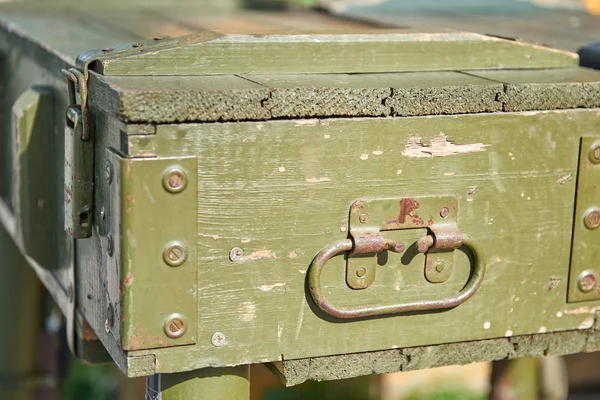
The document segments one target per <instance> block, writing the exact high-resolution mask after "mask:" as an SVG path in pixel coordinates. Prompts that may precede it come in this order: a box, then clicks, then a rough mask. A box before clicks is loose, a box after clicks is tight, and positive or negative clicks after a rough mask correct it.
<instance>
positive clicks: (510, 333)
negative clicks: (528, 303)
mask: <svg viewBox="0 0 600 400" xmlns="http://www.w3.org/2000/svg"><path fill="white" fill-rule="evenodd" d="M512 335H513V331H511V330H510V329H509V330H507V331H506V333H505V334H504V336H506V337H511V336H512Z"/></svg>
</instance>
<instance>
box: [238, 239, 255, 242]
mask: <svg viewBox="0 0 600 400" xmlns="http://www.w3.org/2000/svg"><path fill="white" fill-rule="evenodd" d="M251 240H252V239H242V240H240V242H242V243H250V241H251Z"/></svg>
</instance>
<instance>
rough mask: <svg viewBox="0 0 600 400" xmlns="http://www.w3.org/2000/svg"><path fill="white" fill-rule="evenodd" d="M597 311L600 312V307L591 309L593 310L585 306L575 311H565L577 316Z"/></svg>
mask: <svg viewBox="0 0 600 400" xmlns="http://www.w3.org/2000/svg"><path fill="white" fill-rule="evenodd" d="M596 311H600V306H598V307H591V308H590V307H587V306H584V307H579V308H576V309H574V310H565V314H575V315H578V314H593V313H595V312H596ZM559 313H560V315H561V316H562V313H561V312H559ZM556 316H557V317H558V314H556Z"/></svg>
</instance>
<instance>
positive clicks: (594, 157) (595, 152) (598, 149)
mask: <svg viewBox="0 0 600 400" xmlns="http://www.w3.org/2000/svg"><path fill="white" fill-rule="evenodd" d="M589 156H590V161H591V162H592V163H594V164H600V144H595V145H594V147H592V148H591V149H590V154H589Z"/></svg>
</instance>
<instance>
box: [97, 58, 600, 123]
mask: <svg viewBox="0 0 600 400" xmlns="http://www.w3.org/2000/svg"><path fill="white" fill-rule="evenodd" d="M544 71H548V70H539V73H540V74H541V73H542V72H544ZM551 71H554V72H553V74H554V75H553V76H557V77H558V78H556V79H548V80H547V81H543V82H538V83H520V82H516V83H515V82H511V81H509V80H506V79H500V78H495V79H494V75H493V72H494V71H469V72H463V71H458V72H419V73H411V72H407V73H397V74H358V75H342V74H324V75H311V76H310V77H309V78H307V79H312V77H319V78H320V79H321V80H322V81H323V84H322V85H321V84H319V85H317V84H307V83H306V81H305V80H303V79H302V76H301V75H298V76H296V77H295V78H288V79H287V81H286V82H285V84H282V83H278V82H269V80H267V79H265V77H264V76H253V75H244V76H241V77H240V76H234V75H226V76H223V77H217V76H195V77H187V78H185V79H193V80H194V81H195V82H196V84H197V86H202V84H201V83H202V81H203V80H204V79H206V80H211V81H212V82H211V83H210V85H206V86H207V89H206V90H203V89H197V88H196V89H193V90H191V89H189V88H187V87H186V85H184V84H183V81H182V85H181V86H179V89H177V86H176V82H177V80H178V79H180V77H143V78H141V77H135V79H144V80H147V82H148V84H147V86H145V85H140V86H139V87H137V88H136V89H124V88H122V87H119V86H118V85H115V84H114V83H113V79H111V77H104V76H101V75H98V74H96V73H93V72H92V73H90V93H91V96H92V97H95V98H96V101H95V102H96V104H98V105H99V106H100V107H101V108H102V110H103V111H105V112H107V113H108V114H110V115H111V116H114V117H116V118H118V119H120V120H122V121H124V122H127V123H134V124H139V123H144V124H148V123H152V124H163V123H193V122H225V121H261V120H274V119H287V118H315V117H323V118H326V117H408V116H421V115H454V114H473V113H488V112H500V111H505V112H514V111H537V110H551V109H574V108H596V107H600V72H597V71H592V70H588V69H585V68H580V67H577V68H567V69H556V70H551ZM512 72H515V73H516V74H517V75H518V74H526V73H532V72H536V71H527V72H526V71H519V70H513V71H512ZM579 72H581V73H582V74H583V75H586V77H587V80H585V81H582V80H577V79H576V78H574V77H573V76H574V75H576V74H577V73H579ZM490 73H492V75H490ZM438 74H450V75H449V76H450V77H454V78H452V79H448V80H440V79H436V78H435V77H436V75H438ZM561 74H562V75H564V79H562V78H561ZM403 75H406V76H407V78H406V79H405V80H406V81H409V80H410V79H408V77H411V78H412V77H413V76H418V77H420V79H421V81H426V80H427V77H430V78H431V83H427V84H423V83H421V84H418V85H417V84H413V85H412V86H410V85H404V84H400V83H402V82H399V81H400V79H399V77H402V76H403ZM340 76H346V77H352V79H350V80H349V81H350V82H356V85H352V84H348V82H343V83H344V84H340V82H341V81H342V78H340ZM225 77H227V78H225ZM282 77H283V76H282ZM121 78H126V77H119V79H121ZM132 78H134V77H132ZM165 78H167V79H170V80H173V79H174V81H172V82H171V84H170V86H172V87H170V88H163V87H161V82H162V79H165ZM274 78H276V76H275V77H274ZM181 79H183V77H181ZM219 79H222V80H223V83H224V85H223V88H222V89H215V88H214V86H215V83H214V81H215V80H219ZM282 79H283V78H282ZM290 79H291V80H290ZM293 79H297V85H294V80H293ZM468 79H473V81H472V82H471V81H469V80H468ZM271 80H274V79H271ZM275 80H276V79H275ZM328 80H329V81H330V83H327V82H328ZM129 134H135V133H134V132H130V133H129Z"/></svg>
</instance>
